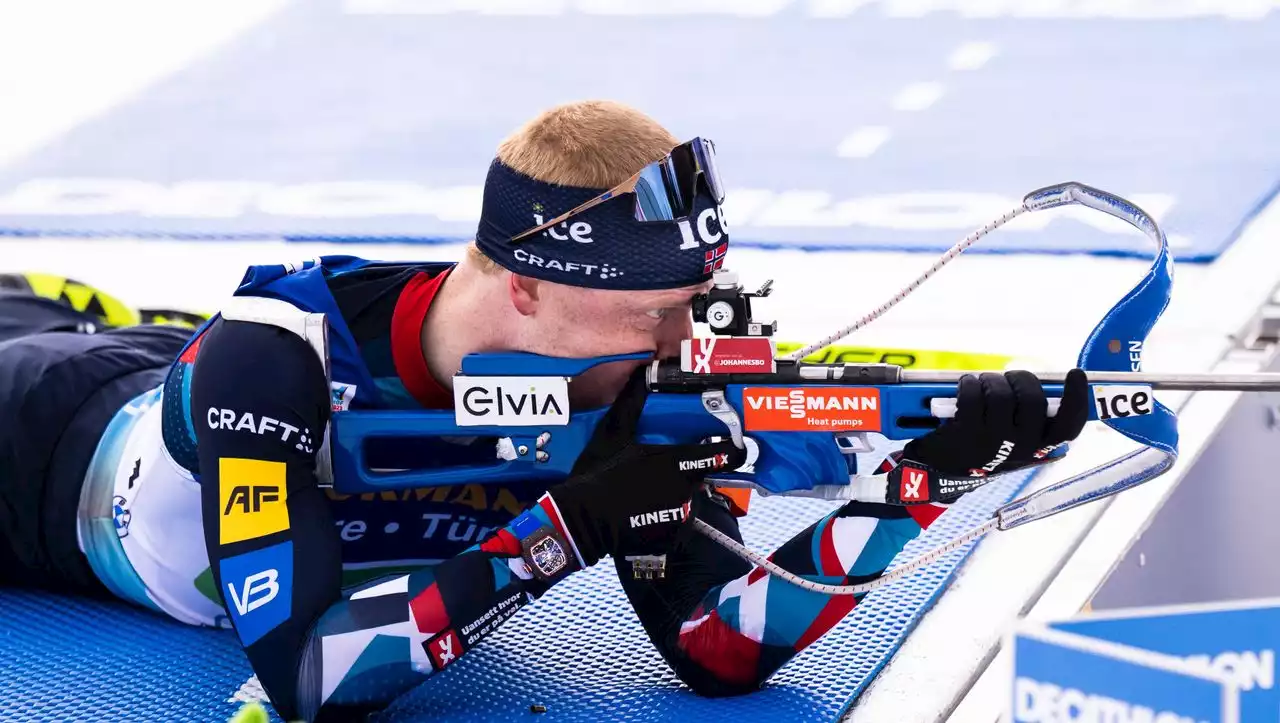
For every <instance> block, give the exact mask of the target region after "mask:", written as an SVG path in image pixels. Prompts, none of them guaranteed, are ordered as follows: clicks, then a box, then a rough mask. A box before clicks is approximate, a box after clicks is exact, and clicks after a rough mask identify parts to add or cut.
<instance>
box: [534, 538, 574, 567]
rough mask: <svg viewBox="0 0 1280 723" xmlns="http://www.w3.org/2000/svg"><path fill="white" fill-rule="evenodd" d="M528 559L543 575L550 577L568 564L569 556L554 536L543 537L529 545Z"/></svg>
mask: <svg viewBox="0 0 1280 723" xmlns="http://www.w3.org/2000/svg"><path fill="white" fill-rule="evenodd" d="M529 561H530V563H532V564H533V566H534V567H535V568H537V570H538V572H540V573H541V574H542V575H544V576H545V577H552V576H554V575H556V574H557V573H559V572H560V571H562V570H564V569H565V567H567V566H568V565H569V557H568V555H566V554H565V552H564V548H563V547H561V546H560V542H559V541H558V540H556V538H554V537H550V536H548V537H544V538H542V539H541V540H538V541H537V542H535V543H533V545H531V546H530V547H529Z"/></svg>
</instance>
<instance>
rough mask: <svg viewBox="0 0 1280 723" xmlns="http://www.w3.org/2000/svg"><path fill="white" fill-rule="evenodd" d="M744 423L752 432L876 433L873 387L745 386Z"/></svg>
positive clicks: (877, 411) (877, 408) (876, 397)
mask: <svg viewBox="0 0 1280 723" xmlns="http://www.w3.org/2000/svg"><path fill="white" fill-rule="evenodd" d="M742 406H743V411H744V412H745V419H744V420H743V421H744V426H745V427H746V429H748V430H751V431H756V432H878V431H880V390H879V389H876V388H874V387H798V388H792V387H747V388H746V389H744V390H743V391H742Z"/></svg>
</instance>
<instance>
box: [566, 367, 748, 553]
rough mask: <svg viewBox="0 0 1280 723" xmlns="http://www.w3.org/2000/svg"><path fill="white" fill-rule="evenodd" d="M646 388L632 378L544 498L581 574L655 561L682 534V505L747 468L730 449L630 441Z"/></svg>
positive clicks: (685, 525)
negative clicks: (717, 478)
mask: <svg viewBox="0 0 1280 723" xmlns="http://www.w3.org/2000/svg"><path fill="white" fill-rule="evenodd" d="M647 397H648V387H647V386H646V384H645V381H644V370H643V369H641V370H638V371H637V372H636V374H635V375H633V376H632V377H631V379H630V381H629V382H628V384H627V386H626V388H625V389H623V391H622V393H621V395H620V396H619V397H618V399H617V401H615V402H614V404H613V406H612V407H611V408H610V409H609V411H608V412H606V413H605V416H604V417H603V418H602V419H601V421H600V424H599V426H598V427H597V428H596V431H595V433H594V434H593V435H592V438H591V441H590V442H588V443H587V447H586V449H585V450H584V451H583V453H582V455H581V456H580V457H579V458H578V461H577V462H576V463H575V464H574V468H573V472H572V473H571V474H570V476H569V478H568V479H566V480H565V481H564V482H560V483H558V484H555V485H552V486H551V487H550V488H549V489H548V490H547V493H548V495H550V497H551V499H552V500H554V501H555V503H556V507H557V508H558V510H559V513H560V518H561V520H562V521H563V522H564V524H565V527H566V529H568V531H569V534H570V535H571V536H572V537H573V542H574V543H575V545H576V546H577V548H578V553H579V554H580V555H582V559H583V562H585V563H586V565H587V566H590V565H593V564H595V563H596V562H597V561H598V560H599V559H600V558H601V557H604V556H605V555H612V556H614V557H615V558H618V557H626V556H635V555H662V554H665V553H667V552H668V551H669V550H670V549H671V547H672V546H673V545H674V544H675V542H676V541H677V539H678V538H679V537H680V536H682V533H686V532H687V531H688V529H689V522H688V510H689V502H690V499H691V498H692V497H693V494H694V492H695V491H696V490H697V489H698V487H699V486H701V484H702V483H703V480H704V479H705V478H706V477H707V475H709V474H712V473H715V472H729V471H732V470H734V469H736V468H738V467H741V466H742V465H743V464H745V463H746V459H747V454H746V451H745V450H742V449H738V448H737V447H735V446H734V445H733V442H732V441H727V440H726V441H723V442H712V443H708V444H678V445H647V444H639V443H637V442H636V441H635V436H636V423H637V421H638V420H639V419H640V413H641V412H642V411H643V409H644V402H645V399H646V398H647Z"/></svg>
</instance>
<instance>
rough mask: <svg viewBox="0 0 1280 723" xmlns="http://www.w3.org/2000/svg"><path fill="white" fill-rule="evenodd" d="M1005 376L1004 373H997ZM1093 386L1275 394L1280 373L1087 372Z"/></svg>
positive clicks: (1053, 380) (939, 380) (906, 378)
mask: <svg viewBox="0 0 1280 723" xmlns="http://www.w3.org/2000/svg"><path fill="white" fill-rule="evenodd" d="M982 373H983V372H975V371H933V370H923V369H922V370H914V369H903V370H902V374H901V379H902V381H903V382H904V383H912V382H916V383H926V384H952V383H956V382H959V381H960V377H962V376H964V375H965V374H982ZM996 373H1001V372H996ZM1085 376H1087V377H1089V383H1090V384H1146V385H1149V386H1150V387H1151V388H1152V389H1168V390H1177V391H1188V392H1200V391H1218V392H1231V391H1238V392H1275V391H1280V373H1275V372H1253V373H1247V374H1216V373H1214V372H1200V373H1187V374H1162V373H1148V372H1105V371H1086V372H1085ZM1036 377H1037V378H1039V379H1040V381H1042V382H1045V383H1047V384H1062V383H1063V382H1065V381H1066V378H1067V375H1066V372H1044V373H1041V372H1036Z"/></svg>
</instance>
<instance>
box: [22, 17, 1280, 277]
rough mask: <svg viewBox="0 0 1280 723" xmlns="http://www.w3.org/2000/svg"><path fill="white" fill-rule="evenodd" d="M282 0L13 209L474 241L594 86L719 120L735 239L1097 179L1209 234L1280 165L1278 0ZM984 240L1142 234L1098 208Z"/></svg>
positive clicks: (92, 222)
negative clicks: (561, 110) (500, 164)
mask: <svg viewBox="0 0 1280 723" xmlns="http://www.w3.org/2000/svg"><path fill="white" fill-rule="evenodd" d="M281 1H282V2H284V3H286V5H285V7H284V9H283V10H281V11H279V12H277V13H274V14H263V15H264V17H263V18H261V19H257V20H256V24H254V23H250V22H247V21H246V23H245V24H246V25H247V26H248V27H247V29H246V30H244V31H242V32H241V33H240V34H239V35H238V36H237V37H235V38H234V39H232V40H231V41H230V42H227V43H225V44H223V45H221V46H218V47H217V48H216V49H214V50H212V51H210V52H209V53H208V54H207V55H206V56H204V57H202V58H198V59H197V60H195V61H194V62H192V63H191V64H190V65H188V66H186V67H184V68H181V69H178V70H176V71H175V72H173V73H172V74H171V75H170V76H168V77H165V78H162V79H160V80H159V81H157V82H155V83H153V84H152V85H150V86H149V87H146V88H144V89H142V90H141V91H140V92H138V93H137V94H136V95H134V96H130V97H128V98H126V99H122V100H120V101H119V102H117V103H116V104H115V105H114V106H113V107H110V108H108V109H107V110H106V111H104V112H103V113H102V114H101V115H99V116H96V117H94V118H93V119H91V120H88V121H86V122H85V123H83V124H82V125H80V126H79V127H77V128H74V129H73V130H71V131H69V132H67V133H65V134H63V135H61V136H60V137H57V138H56V139H54V140H53V141H52V142H50V143H48V144H47V145H45V146H44V147H41V148H39V149H37V150H36V151H34V152H32V153H31V154H30V155H29V156H26V157H20V158H18V159H16V160H14V161H12V162H10V163H9V164H7V165H5V166H0V233H8V234H19V235H33V236H38V235H50V234H71V235H90V236H93V235H102V234H119V233H124V234H140V235H148V234H158V235H165V236H170V237H179V238H193V239H210V240H216V239H228V238H240V237H258V236H261V235H268V236H273V237H274V236H283V237H285V238H294V239H316V238H332V239H338V240H345V241H357V240H401V241H416V242H423V243H431V242H449V243H454V242H461V241H467V240H470V239H471V238H472V236H473V234H474V233H475V230H476V222H477V219H478V216H479V209H480V201H481V194H480V189H481V184H482V183H483V181H484V177H485V172H486V170H487V169H488V167H489V162H490V160H491V159H492V157H493V154H494V151H495V149H496V147H497V146H498V144H499V142H501V141H502V139H503V138H505V137H506V136H507V135H509V134H510V133H511V132H512V131H513V130H515V129H516V128H517V127H518V126H520V125H521V124H522V123H524V122H525V121H526V120H528V119H529V118H531V117H533V116H534V115H535V114H537V113H538V112H540V111H541V110H543V109H545V108H547V107H549V106H551V105H554V104H557V103H561V102H564V101H569V100H579V99H585V98H608V99H616V100H619V101H622V102H625V103H628V104H631V105H634V106H636V107H638V108H640V109H642V110H643V111H645V112H646V113H649V114H650V115H652V116H654V117H655V118H657V119H658V120H659V121H660V122H661V123H663V124H664V125H666V126H667V127H668V128H670V129H671V131H672V132H673V133H674V134H675V135H676V136H678V137H679V138H681V139H687V138H692V137H694V136H697V135H701V136H705V137H709V138H712V139H714V140H715V141H716V143H717V146H718V148H719V156H720V158H719V166H720V169H721V171H722V174H723V176H724V178H725V181H726V184H727V186H728V198H727V200H726V202H725V207H724V214H725V219H726V221H727V225H728V227H729V229H730V232H731V234H732V236H733V239H734V245H735V246H737V247H740V248H741V247H748V246H755V247H765V248H804V249H892V250H917V251H942V250H945V249H947V248H949V247H950V246H951V245H952V244H953V243H954V242H955V241H957V240H958V239H959V238H961V237H963V236H964V235H965V234H966V233H968V232H970V231H972V230H973V229H974V228H976V227H977V226H980V225H982V224H984V223H986V222H987V221H988V220H990V219H991V218H992V217H993V216H995V215H998V214H999V213H1001V212H1003V210H1004V209H1006V208H1008V207H1009V206H1010V205H1012V204H1014V203H1016V202H1017V201H1018V200H1019V199H1020V198H1021V197H1022V195H1023V194H1025V193H1027V192H1028V191H1030V190H1032V189H1035V188H1040V187H1043V186H1046V185H1048V184H1052V183H1059V182H1064V181H1079V182H1082V183H1086V184H1089V185H1092V186H1095V187H1098V188H1105V189H1108V190H1110V191H1113V192H1115V193H1117V194H1120V195H1122V196H1124V197H1125V198H1128V199H1130V200H1132V201H1133V202H1134V203H1136V204H1138V205H1139V206H1141V207H1142V208H1144V209H1145V210H1146V211H1148V212H1150V213H1151V214H1152V215H1154V216H1155V217H1156V219H1157V220H1158V221H1159V222H1160V223H1161V225H1162V226H1163V227H1164V228H1166V229H1167V233H1168V234H1169V243H1170V251H1171V253H1172V254H1173V256H1174V258H1175V259H1176V260H1177V261H1208V260H1211V259H1213V258H1215V257H1216V256H1217V255H1218V254H1219V253H1221V252H1222V251H1223V250H1224V249H1225V248H1226V247H1228V246H1229V245H1230V243H1231V242H1232V241H1233V240H1234V239H1235V238H1236V236H1237V233H1238V232H1239V230H1240V228H1241V227H1242V224H1243V223H1244V222H1245V221H1247V219H1249V218H1250V217H1251V215H1252V214H1253V213H1254V212H1255V211H1256V210H1257V209H1259V208H1260V207H1261V205H1262V204H1264V203H1265V202H1266V201H1267V200H1269V199H1270V198H1271V197H1272V195H1273V193H1274V192H1275V190H1276V187H1277V186H1276V184H1277V181H1280V142H1278V141H1277V135H1276V133H1275V129H1274V123H1273V122H1272V119H1274V118H1275V117H1276V116H1277V113H1280V83H1276V82H1275V81H1274V75H1275V69H1276V68H1280V11H1276V10H1275V9H1274V8H1275V5H1274V3H1272V2H1260V1H1259V0H1213V1H1212V2H1207V1H1205V0H1194V1H1193V0H1161V1H1160V2H1156V1H1154V0H1107V1H1106V2H1101V1H1099V0H1053V1H1052V2H1047V1H1043V2H1042V1H1036V0H1033V1H1031V2H1025V1H1020V2H1001V1H992V0H929V1H928V2H925V1H922V0H680V1H679V2H676V1H675V0H520V1H513V0H305V1H304V0H292V2H289V1H288V0H281ZM226 12H235V10H234V9H233V8H228V9H227V10H226ZM245 12H247V11H245ZM73 21H74V19H73V18H72V19H68V22H73ZM140 22H145V18H140ZM157 32H163V29H162V28H157ZM173 42H175V43H177V42H181V41H180V39H177V38H175V39H173ZM6 112H13V110H12V109H6ZM529 213H530V216H529V225H530V226H533V225H534V224H535V222H534V214H535V209H533V208H531V209H530V211H529ZM988 251H993V252H1000V251H1029V252H1046V253H1069V252H1081V253H1098V254H1111V255H1121V256H1137V257H1142V258H1147V257H1148V256H1149V249H1148V246H1147V244H1146V241H1145V240H1144V239H1143V238H1141V236H1140V235H1139V234H1136V233H1135V232H1134V231H1133V230H1132V229H1130V228H1128V227H1126V226H1125V224H1123V223H1122V222H1119V221H1115V220H1114V219H1107V218H1100V217H1099V216H1098V214H1094V213H1091V212H1089V211H1087V210H1084V209H1078V208H1064V209H1060V210H1055V211H1054V212H1051V213H1042V214H1034V215H1029V216H1027V217H1026V218H1023V219H1019V220H1017V221H1015V222H1014V223H1011V224H1009V225H1008V226H1007V227H1006V228H1003V229H1001V230H1000V231H999V232H998V233H996V234H993V235H992V236H991V237H990V238H989V239H984V240H983V242H982V243H981V244H979V245H978V246H976V247H975V248H974V249H973V250H972V251H971V252H970V253H984V252H988Z"/></svg>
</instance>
